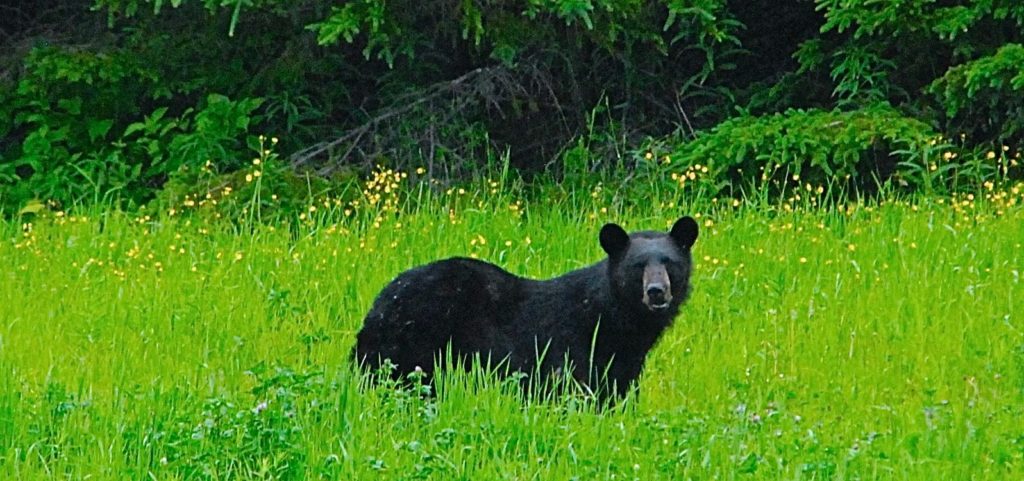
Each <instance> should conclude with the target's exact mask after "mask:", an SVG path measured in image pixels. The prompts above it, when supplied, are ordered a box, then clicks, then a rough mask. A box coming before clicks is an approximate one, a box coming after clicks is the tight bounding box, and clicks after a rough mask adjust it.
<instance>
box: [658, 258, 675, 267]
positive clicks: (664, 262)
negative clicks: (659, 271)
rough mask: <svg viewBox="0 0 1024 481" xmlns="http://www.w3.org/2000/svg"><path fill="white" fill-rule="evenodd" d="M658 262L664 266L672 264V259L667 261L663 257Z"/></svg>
mask: <svg viewBox="0 0 1024 481" xmlns="http://www.w3.org/2000/svg"><path fill="white" fill-rule="evenodd" d="M659 260H660V261H661V263H662V264H665V265H669V264H672V259H669V258H668V256H663V257H662V258H661V259H659Z"/></svg>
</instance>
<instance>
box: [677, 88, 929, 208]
mask: <svg viewBox="0 0 1024 481" xmlns="http://www.w3.org/2000/svg"><path fill="white" fill-rule="evenodd" d="M935 138H936V134H935V132H934V131H933V130H932V129H931V127H929V126H928V125H927V124H925V123H923V122H921V121H919V120H916V119H913V118H909V117H906V116H904V115H902V114H901V113H899V112H898V111H896V110H895V109H893V108H892V107H890V106H888V105H884V104H879V105H876V106H873V107H870V108H865V109H858V110H853V111H849V112H842V111H837V110H833V111H823V110H816V109H811V110H788V111H786V112H784V113H781V114H773V115H767V116H761V117H752V116H743V117H738V118H734V119H731V120H727V121H725V122H723V123H721V124H719V125H718V126H716V127H715V128H713V129H711V130H710V131H708V132H707V133H705V134H703V135H700V136H698V137H697V138H696V139H695V140H693V141H690V142H682V143H678V144H676V145H674V146H673V147H672V148H670V149H668V150H669V152H668V154H667V155H668V159H670V162H669V164H668V165H667V171H669V172H672V173H674V174H676V179H679V177H680V176H687V175H688V173H689V172H688V170H690V168H691V167H693V166H697V165H699V166H701V167H706V169H707V172H706V174H708V175H707V177H708V178H710V179H715V180H716V182H717V181H721V180H727V181H729V183H730V184H731V185H732V186H734V188H736V189H742V188H757V187H758V186H762V185H765V184H769V183H773V185H775V186H777V187H782V186H786V185H792V184H793V183H794V182H795V183H796V184H800V185H805V184H807V183H810V184H812V185H815V186H822V185H828V184H830V183H834V182H836V181H839V182H841V183H844V184H846V183H849V186H850V187H855V188H859V189H872V188H874V187H877V184H876V182H877V181H884V180H886V179H887V178H889V177H890V176H891V175H892V174H893V172H894V171H895V169H896V166H897V164H898V163H899V162H900V161H901V160H903V157H905V156H901V155H900V154H897V153H895V151H897V150H898V149H908V148H914V147H917V146H923V145H928V143H929V142H930V141H931V140H933V139H935ZM690 177H692V176H690ZM690 180H693V179H690ZM683 183H685V180H684V181H683ZM714 185H718V186H719V187H718V188H721V187H724V185H726V184H714Z"/></svg>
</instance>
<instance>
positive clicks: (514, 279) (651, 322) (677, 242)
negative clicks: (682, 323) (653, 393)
mask: <svg viewBox="0 0 1024 481" xmlns="http://www.w3.org/2000/svg"><path fill="white" fill-rule="evenodd" d="M697 230H698V228H697V223H696V222H695V221H694V220H693V219H692V218H690V217H683V218H681V219H679V220H678V221H676V223H675V225H673V227H672V229H671V231H670V232H669V233H668V234H666V233H662V232H653V231H643V232H635V233H633V234H632V235H630V234H627V233H626V232H625V231H624V230H623V229H622V228H621V227H619V226H618V225H615V224H607V225H605V226H604V227H603V228H602V229H601V233H600V242H601V246H602V247H603V248H604V250H605V252H607V254H608V257H607V258H606V259H604V260H602V261H600V262H598V263H596V264H594V265H591V266H589V267H585V268H582V269H579V270H576V271H572V272H569V273H567V274H565V275H562V276H560V277H556V278H553V279H549V280H543V281H541V280H533V279H525V278H522V277H518V276H516V275H513V274H510V273H508V272H506V271H505V270H503V269H501V268H499V267H497V266H495V265H492V264H489V263H486V262H482V261H478V260H473V259H466V258H452V259H446V260H442V261H438V262H434V263H431V264H427V265H424V266H420V267H416V268H414V269H410V270H408V271H406V272H403V273H402V274H400V275H399V276H398V277H397V278H395V280H394V281H392V282H391V283H390V284H388V285H387V286H386V287H385V288H384V290H382V291H381V293H380V294H379V295H378V296H377V299H376V300H375V301H374V304H373V308H372V309H371V310H370V312H369V314H367V316H366V319H365V321H364V325H363V328H362V330H361V331H360V332H359V335H358V337H357V339H356V345H355V348H354V350H353V354H354V356H355V359H356V360H357V362H359V363H361V364H363V365H364V366H365V367H368V368H370V369H376V368H378V367H379V366H380V365H381V363H382V362H383V360H384V359H390V360H391V362H392V363H394V364H395V365H397V372H396V373H394V374H395V375H399V376H401V375H404V374H406V373H409V372H412V371H414V370H415V369H417V368H421V369H422V370H423V371H425V372H426V373H427V375H429V374H430V373H431V372H432V371H433V370H434V369H435V367H436V366H435V361H436V360H438V359H440V358H441V356H443V353H444V352H445V351H446V349H447V348H448V346H449V345H450V349H451V352H452V354H453V357H457V358H458V359H460V360H462V361H464V362H465V361H466V360H467V359H469V358H470V357H471V356H473V355H475V354H479V355H481V358H482V359H484V360H487V359H490V360H491V361H492V362H498V361H503V362H507V366H508V367H509V368H511V370H512V371H521V372H524V373H526V374H531V373H534V372H540V373H543V374H550V373H553V372H558V371H559V369H561V368H562V367H563V366H566V361H567V360H568V362H569V363H568V366H570V369H571V370H572V371H571V374H572V377H573V378H574V379H575V380H576V381H577V382H579V383H580V384H581V385H583V386H586V387H588V388H590V389H591V390H593V391H594V392H596V393H597V394H598V395H599V396H600V397H608V396H609V395H610V396H616V397H618V396H620V395H621V394H623V393H624V392H625V391H626V390H627V389H629V388H630V387H631V386H632V384H633V383H634V382H635V381H636V379H637V377H638V376H639V375H640V371H641V369H642V368H643V364H644V358H645V357H646V356H647V352H648V351H650V349H651V348H652V347H653V346H654V344H655V342H657V340H658V338H659V336H661V334H662V332H664V331H665V329H666V328H667V327H668V326H669V325H671V323H672V320H673V319H674V318H675V317H676V314H677V313H678V312H679V307H680V305H681V304H682V303H683V302H684V301H685V300H686V298H687V296H688V295H689V292H690V269H691V262H692V260H691V255H690V249H691V247H692V246H693V243H694V242H695V241H696V240H697ZM595 328H597V333H596V336H595V332H594V330H595ZM538 360H539V361H540V363H541V364H540V366H538V365H537V364H538ZM538 367H539V368H540V369H539V370H537V368H538Z"/></svg>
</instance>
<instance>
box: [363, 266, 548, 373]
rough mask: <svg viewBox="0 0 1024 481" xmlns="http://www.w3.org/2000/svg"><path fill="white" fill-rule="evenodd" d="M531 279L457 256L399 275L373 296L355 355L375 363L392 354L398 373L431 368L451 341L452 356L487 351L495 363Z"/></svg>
mask: <svg viewBox="0 0 1024 481" xmlns="http://www.w3.org/2000/svg"><path fill="white" fill-rule="evenodd" d="M530 282H534V281H531V280H528V279H523V278H520V277H518V276H515V275H513V274H511V273H509V272H507V271H505V270H504V269H501V268H500V267H498V266H495V265H493V264H490V263H487V262H483V261H479V260H476V259H468V258H462V257H455V258H450V259H445V260H441V261H436V262H432V263H430V264H426V265H423V266H419V267H415V268H413V269H410V270H408V271H405V272H403V273H401V274H399V275H398V277H396V278H395V279H394V280H393V281H391V283H390V284H388V285H387V286H386V287H385V288H384V289H383V290H382V291H381V292H380V294H379V295H378V296H377V299H376V300H375V301H374V304H373V307H372V308H371V310H370V312H369V313H368V314H367V316H366V319H365V322H364V328H363V329H362V330H361V331H360V332H359V335H358V337H357V341H356V352H355V354H356V358H357V359H358V360H359V361H361V362H366V363H368V364H370V366H371V367H373V366H376V365H377V364H378V362H379V360H381V359H384V358H390V359H391V360H392V362H394V363H395V364H397V365H398V366H399V371H401V372H409V371H411V370H412V369H413V368H414V367H416V366H419V367H421V368H423V369H425V370H432V369H431V368H432V367H433V363H434V357H435V356H436V354H437V352H438V351H439V350H443V349H444V348H445V347H446V346H447V345H448V343H449V341H450V342H451V346H452V351H453V352H454V353H455V354H457V355H458V354H462V355H465V354H470V353H474V352H490V353H491V354H492V357H493V358H494V359H495V360H496V361H497V360H500V359H501V358H502V357H504V355H507V354H509V353H508V352H494V351H495V349H494V348H495V347H496V346H510V345H512V342H511V341H512V339H511V334H512V332H513V331H514V328H513V327H512V326H510V324H511V323H513V322H514V321H515V319H516V315H517V310H518V306H519V304H520V303H521V301H522V296H523V293H524V291H525V289H524V284H527V283H530Z"/></svg>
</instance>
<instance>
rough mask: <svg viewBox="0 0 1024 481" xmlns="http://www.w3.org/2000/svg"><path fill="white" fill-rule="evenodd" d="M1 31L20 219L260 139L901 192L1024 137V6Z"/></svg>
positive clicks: (700, 3) (17, 23)
mask: <svg viewBox="0 0 1024 481" xmlns="http://www.w3.org/2000/svg"><path fill="white" fill-rule="evenodd" d="M0 27H2V32H3V42H2V43H3V45H4V47H3V50H2V51H0V205H2V206H4V208H5V209H6V210H8V211H10V210H11V209H15V210H16V209H17V208H19V207H20V206H22V205H24V204H25V202H27V201H28V200H30V199H39V200H47V201H54V202H58V203H62V204H69V203H74V202H90V201H96V200H104V199H106V200H108V201H112V200H118V199H120V200H127V201H132V202H146V201H148V200H149V199H152V198H153V197H154V196H155V195H156V192H157V190H158V189H160V188H161V187H162V186H164V185H165V183H166V182H167V181H168V180H169V179H172V178H173V177H174V176H176V175H178V173H179V172H181V169H182V168H183V167H188V168H191V169H193V172H194V171H195V170H196V169H200V168H202V167H203V166H206V165H208V164H210V163H212V164H213V165H214V166H216V169H217V171H218V172H221V173H231V172H235V171H237V170H238V169H239V168H241V167H243V166H245V165H248V163H249V160H250V159H251V158H252V157H253V156H254V155H258V154H260V152H258V149H257V148H255V145H256V143H257V142H255V140H254V138H255V137H256V136H257V135H259V134H266V135H268V136H276V137H278V138H280V144H278V145H277V146H276V151H277V152H279V153H280V154H281V155H282V156H284V157H286V158H287V159H288V161H289V162H288V164H289V166H290V167H291V170H298V171H303V172H311V173H313V174H315V175H317V176H319V177H326V178H331V177H334V176H338V175H340V176H341V177H343V178H346V177H347V176H349V175H350V174H353V173H360V172H366V171H368V170H370V169H371V168H372V167H373V166H374V165H378V164H380V165H388V166H392V167H400V168H403V169H404V170H408V171H411V170H414V169H415V168H417V167H423V168H424V169H425V170H426V172H427V175H429V176H430V177H434V178H441V179H451V178H453V177H458V176H461V175H465V174H467V173H473V172H477V171H478V170H479V169H481V168H485V167H487V166H488V164H490V165H493V164H494V163H495V161H496V159H498V160H500V159H501V158H503V157H506V156H507V158H508V160H509V161H510V163H511V165H512V166H513V167H516V168H518V169H521V170H522V171H523V172H539V171H544V170H549V171H551V172H552V174H553V175H556V176H561V175H564V174H565V173H566V172H564V171H563V170H562V169H563V168H565V167H566V166H567V165H571V166H572V168H575V169H577V170H580V171H584V172H587V171H592V170H594V169H601V168H622V169H634V168H635V167H636V166H637V165H638V164H639V163H640V162H639V160H642V158H643V156H644V154H645V153H646V152H647V149H648V146H650V145H661V146H662V147H663V148H665V149H668V150H669V151H671V152H679V153H681V154H682V155H673V156H671V157H670V158H671V159H672V162H673V164H674V168H673V169H670V170H671V171H673V172H680V171H683V170H684V169H686V168H688V167H690V166H692V165H695V164H711V163H713V162H718V163H720V159H723V158H728V159H730V160H729V161H728V162H729V163H730V165H735V166H740V165H744V166H746V167H745V168H744V171H743V172H745V173H746V175H747V176H748V178H745V179H743V180H744V181H747V182H754V181H757V179H758V177H757V176H758V175H760V174H759V173H757V172H755V171H756V170H758V168H760V167H767V164H765V165H761V163H760V162H762V161H763V160H765V159H772V160H778V159H795V160H793V162H796V163H798V164H803V163H806V164H809V165H816V166H819V167H821V166H827V168H825V169H822V171H821V172H822V174H823V175H826V176H827V175H832V174H835V173H854V172H861V173H867V172H872V173H875V174H882V178H879V179H870V180H871V181H872V182H878V181H887V180H888V179H889V176H891V175H892V174H893V173H898V172H899V171H900V170H901V169H902V168H901V167H900V166H901V165H918V166H920V165H924V166H927V165H928V160H927V159H924V160H922V159H923V158H922V157H921V155H923V154H921V155H918V154H912V153H914V152H922V151H924V150H928V149H929V148H930V143H931V142H932V141H933V140H934V139H935V134H938V133H941V134H944V135H945V138H947V139H955V140H956V144H957V145H956V146H955V149H956V153H957V154H958V155H959V157H957V158H958V159H959V160H960V161H964V162H966V161H967V160H969V158H968V157H969V156H967V155H963V153H964V152H969V153H973V154H976V155H981V156H987V155H988V153H989V152H996V153H998V154H999V158H1000V161H1002V162H1004V163H1005V164H1007V165H1008V164H1009V163H1010V160H1013V158H1014V156H1016V155H1017V149H1018V147H1019V144H1020V141H1021V138H1022V135H1024V134H1022V132H1024V126H1022V125H1021V123H1020V122H1021V120H1020V119H1021V111H1022V103H1021V99H1022V98H1024V96H1021V95H1020V94H1021V90H1022V86H1024V80H1022V79H1024V68H1022V67H1021V65H1024V62H1021V58H1022V53H1021V52H1024V47H1022V46H1021V44H1022V43H1024V38H1022V37H1024V35H1022V33H1021V32H1022V31H1024V28H1022V27H1024V4H1020V3H1018V2H1014V1H1010V0H978V1H970V2H962V3H961V4H959V5H953V4H951V3H950V2H934V1H929V0H913V1H896V0H886V1H873V2H866V1H865V2H848V1H842V2H841V1H837V0H816V1H814V2H811V1H805V0H788V1H783V2H770V1H767V0H756V1H750V2H732V3H727V2H725V1H724V0H643V1H642V0H523V1H508V0H503V1H498V0H476V1H470V0H466V1H460V2H451V1H442V0H424V1H418V0H415V1H414V0H391V1H379V0H354V1H348V2H321V1H315V0H301V1H288V2H285V1H282V0H247V1H243V0H171V1H164V0H76V1H70V2H59V1H57V0H43V1H39V2H30V3H26V4H23V5H20V6H18V7H10V14H8V15H5V16H4V18H3V19H2V20H0ZM879 115H880V116H881V118H879V119H877V120H878V122H876V121H875V117H876V116H879ZM847 117H849V118H850V119H861V121H853V120H851V121H852V123H850V124H849V125H852V126H853V127H849V129H848V130H847V131H845V134H844V137H843V139H840V140H839V142H838V143H835V144H833V143H832V139H831V137H830V136H829V135H821V133H822V132H829V131H831V130H834V125H833V124H834V122H836V121H842V119H845V118H847ZM837 119H838V120H837ZM737 129H739V130H737ZM780 129H781V130H780ZM794 129H795V130H794ZM893 129H895V130H893ZM854 130H856V132H855V131H854ZM896 131H898V132H896ZM897 134H898V135H897ZM732 135H740V136H741V137H742V138H741V139H737V140H738V142H739V145H733V142H732V141H731V140H732V139H731V138H730V137H731V136H732ZM791 135H795V136H796V138H790V136H791ZM815 136H818V137H817V138H815ZM844 139H845V140H844ZM668 143H671V144H672V145H671V146H665V144H668ZM809 143H816V145H810V144H809ZM581 146H583V148H584V149H585V150H586V152H585V155H581V152H580V148H581ZM943 146H947V147H949V149H946V150H942V147H943ZM1003 146H1006V147H1007V148H1006V150H1004V149H1003V148H1002V147H1003ZM939 147H940V148H939V149H938V150H935V151H934V152H931V153H929V154H928V155H937V156H942V155H944V154H946V153H947V152H950V151H951V150H950V149H952V148H953V147H952V145H951V144H950V143H948V142H940V145H939ZM766 149H767V150H766ZM253 150H257V152H253ZM895 150H901V151H903V152H904V153H902V154H893V152H894V151H895ZM933 150H934V149H933ZM854 152H856V153H854ZM868 152H870V155H868V154H867V153H868ZM567 156H569V157H571V158H567ZM915 156H916V157H915ZM911 157H914V159H916V160H914V159H911ZM716 159H719V160H716ZM579 162H583V165H577V164H579ZM922 162H923V163H922ZM574 163H575V164H574ZM716 165H717V164H716ZM795 168H796V169H797V170H799V169H800V167H799V166H797V167H795ZM726 170H729V172H730V175H731V176H732V177H728V178H722V179H719V180H720V181H723V182H724V181H735V180H736V179H735V176H736V175H737V174H738V173H739V171H738V168H737V169H731V168H730V169H726ZM904 174H905V175H902V176H901V177H900V179H901V180H900V182H901V185H904V184H905V185H907V186H910V187H916V186H917V185H915V184H913V183H910V182H908V181H907V179H919V178H920V177H921V176H917V177H915V176H914V175H913V171H911V170H907V171H906V172H904ZM996 174H998V175H1002V176H1006V175H1009V172H1008V171H1007V170H1005V169H1004V170H1002V171H998V172H996V171H993V176H992V177H991V178H989V179H986V180H994V179H995V178H996V177H997V175H996ZM863 177H864V178H865V180H868V177H872V176H867V175H865V176H863ZM875 177H877V176H875ZM947 184H948V183H947Z"/></svg>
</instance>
